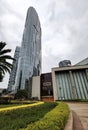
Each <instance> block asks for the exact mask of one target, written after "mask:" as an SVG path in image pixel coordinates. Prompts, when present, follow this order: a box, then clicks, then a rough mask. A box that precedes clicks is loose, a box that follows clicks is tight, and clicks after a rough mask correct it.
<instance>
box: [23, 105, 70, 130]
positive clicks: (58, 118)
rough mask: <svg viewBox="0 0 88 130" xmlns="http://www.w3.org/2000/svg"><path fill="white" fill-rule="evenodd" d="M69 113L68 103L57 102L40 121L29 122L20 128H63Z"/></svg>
mask: <svg viewBox="0 0 88 130" xmlns="http://www.w3.org/2000/svg"><path fill="white" fill-rule="evenodd" d="M68 115H69V108H68V105H67V104H65V103H59V104H58V106H56V107H55V108H54V109H53V110H51V111H50V112H48V113H47V114H46V115H45V116H44V118H42V119H41V120H40V121H37V122H34V123H31V124H29V125H28V127H27V128H24V129H22V130H64V126H65V124H66V122H67V119H68Z"/></svg>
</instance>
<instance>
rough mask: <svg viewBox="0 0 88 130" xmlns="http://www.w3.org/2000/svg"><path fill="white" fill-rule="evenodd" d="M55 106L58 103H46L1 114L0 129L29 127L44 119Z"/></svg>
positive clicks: (12, 129) (11, 129) (9, 129)
mask: <svg viewBox="0 0 88 130" xmlns="http://www.w3.org/2000/svg"><path fill="white" fill-rule="evenodd" d="M55 106H56V103H44V104H41V105H38V106H33V107H26V108H21V109H15V110H11V111H3V112H0V129H1V130H19V129H20V128H24V127H27V125H28V124H31V123H33V122H35V121H38V120H40V119H41V118H43V117H44V115H45V114H46V113H47V112H49V111H51V110H52V109H53V108H54V107H55Z"/></svg>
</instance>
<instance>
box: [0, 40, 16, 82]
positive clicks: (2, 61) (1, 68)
mask: <svg viewBox="0 0 88 130" xmlns="http://www.w3.org/2000/svg"><path fill="white" fill-rule="evenodd" d="M5 46H6V43H5V42H0V82H1V81H2V79H3V76H4V75H5V72H9V73H10V71H11V69H12V64H11V63H9V62H8V61H7V60H15V59H14V58H12V57H11V56H10V55H8V54H7V53H9V52H11V49H4V47H5Z"/></svg>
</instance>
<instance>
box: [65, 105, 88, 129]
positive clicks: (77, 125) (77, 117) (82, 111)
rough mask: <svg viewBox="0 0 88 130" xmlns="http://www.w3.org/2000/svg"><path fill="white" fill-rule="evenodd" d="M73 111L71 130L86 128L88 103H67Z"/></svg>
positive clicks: (87, 127)
mask: <svg viewBox="0 0 88 130" xmlns="http://www.w3.org/2000/svg"><path fill="white" fill-rule="evenodd" d="M67 104H68V105H69V107H70V109H71V110H72V112H73V130H88V104H87V103H67Z"/></svg>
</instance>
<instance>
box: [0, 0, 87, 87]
mask: <svg viewBox="0 0 88 130" xmlns="http://www.w3.org/2000/svg"><path fill="white" fill-rule="evenodd" d="M30 6H33V7H34V8H35V9H36V11H37V13H38V16H39V19H40V23H41V28H42V72H43V73H45V72H50V71H51V68H53V67H57V66H58V63H59V62H60V61H61V60H65V59H66V60H67V59H68V60H71V62H72V65H73V64H75V63H77V62H79V61H81V60H83V59H84V58H86V57H88V0H44V1H43V0H0V41H4V42H6V43H7V48H10V49H12V52H11V55H12V56H13V55H14V51H15V48H16V46H20V45H21V40H22V34H23V30H24V24H25V19H26V14H27V9H28V8H29V7H30ZM7 83H8V75H6V77H5V79H4V81H3V83H0V87H7Z"/></svg>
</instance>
